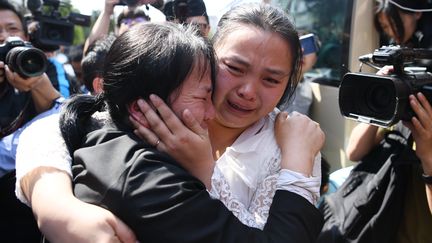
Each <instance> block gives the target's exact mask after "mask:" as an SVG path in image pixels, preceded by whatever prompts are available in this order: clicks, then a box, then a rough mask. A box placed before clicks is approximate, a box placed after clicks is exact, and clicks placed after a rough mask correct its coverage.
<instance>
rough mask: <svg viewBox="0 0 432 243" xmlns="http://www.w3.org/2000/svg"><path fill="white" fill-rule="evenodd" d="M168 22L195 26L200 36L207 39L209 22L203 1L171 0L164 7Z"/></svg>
mask: <svg viewBox="0 0 432 243" xmlns="http://www.w3.org/2000/svg"><path fill="white" fill-rule="evenodd" d="M163 12H164V14H165V16H166V17H167V20H168V21H174V22H176V23H181V24H191V25H195V26H196V28H197V29H198V30H199V33H200V34H201V36H204V37H206V38H208V37H209V33H210V22H209V17H208V14H207V9H206V6H205V3H204V1H203V0H173V1H168V2H166V3H165V5H164V9H163Z"/></svg>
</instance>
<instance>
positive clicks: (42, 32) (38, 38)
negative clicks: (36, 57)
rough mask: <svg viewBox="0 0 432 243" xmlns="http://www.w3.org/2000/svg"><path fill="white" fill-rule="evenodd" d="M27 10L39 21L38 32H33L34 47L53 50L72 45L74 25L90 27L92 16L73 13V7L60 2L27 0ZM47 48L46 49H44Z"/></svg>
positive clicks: (57, 0)
mask: <svg viewBox="0 0 432 243" xmlns="http://www.w3.org/2000/svg"><path fill="white" fill-rule="evenodd" d="M27 8H28V9H29V10H30V11H31V13H32V15H33V16H32V17H33V19H34V20H36V21H38V26H37V28H36V31H33V32H31V34H30V39H31V42H32V43H33V45H35V46H37V47H39V48H41V49H43V50H52V49H56V47H57V48H58V46H60V45H66V46H67V45H71V44H72V43H73V38H74V25H75V24H76V25H81V26H90V16H87V15H82V14H77V13H73V12H71V8H72V7H71V5H70V4H69V3H67V2H62V1H59V0H43V3H41V1H40V0H27ZM44 47H46V48H44Z"/></svg>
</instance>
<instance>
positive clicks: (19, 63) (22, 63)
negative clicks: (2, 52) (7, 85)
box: [6, 46, 47, 77]
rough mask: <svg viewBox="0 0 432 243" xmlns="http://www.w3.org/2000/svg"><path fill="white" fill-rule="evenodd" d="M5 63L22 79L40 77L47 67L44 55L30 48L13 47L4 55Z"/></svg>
mask: <svg viewBox="0 0 432 243" xmlns="http://www.w3.org/2000/svg"><path fill="white" fill-rule="evenodd" d="M6 63H7V64H8V65H9V66H10V67H11V69H12V70H13V71H15V72H17V73H18V74H19V75H20V76H22V77H35V76H39V75H42V74H43V73H44V72H45V70H46V67H47V59H46V56H45V54H44V53H43V52H42V51H41V50H39V49H36V48H32V47H25V46H20V47H14V48H12V49H11V50H10V51H9V52H8V54H7V55H6Z"/></svg>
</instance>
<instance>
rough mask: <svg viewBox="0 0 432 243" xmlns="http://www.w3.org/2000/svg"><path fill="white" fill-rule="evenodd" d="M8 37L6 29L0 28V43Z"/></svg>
mask: <svg viewBox="0 0 432 243" xmlns="http://www.w3.org/2000/svg"><path fill="white" fill-rule="evenodd" d="M8 37H9V33H8V32H7V31H5V30H0V44H3V43H4V42H5V40H6V39H7V38H8Z"/></svg>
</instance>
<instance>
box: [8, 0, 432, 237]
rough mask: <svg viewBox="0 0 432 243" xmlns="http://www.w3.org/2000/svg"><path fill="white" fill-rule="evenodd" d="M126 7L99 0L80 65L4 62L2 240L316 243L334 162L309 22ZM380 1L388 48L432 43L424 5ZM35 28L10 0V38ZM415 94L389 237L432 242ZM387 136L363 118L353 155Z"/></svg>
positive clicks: (424, 108) (425, 144)
mask: <svg viewBox="0 0 432 243" xmlns="http://www.w3.org/2000/svg"><path fill="white" fill-rule="evenodd" d="M125 2H126V3H127V6H125V7H124V8H123V10H122V12H121V13H120V14H119V15H118V16H116V25H115V27H114V29H112V27H111V26H110V23H111V20H112V18H113V15H114V8H115V6H117V5H118V4H119V3H120V1H119V0H105V6H104V8H103V10H102V11H101V13H100V15H99V16H98V18H97V20H96V21H95V23H94V25H93V27H92V29H91V31H90V33H89V36H88V37H87V39H86V41H85V43H83V44H82V45H80V46H78V47H77V48H71V49H69V50H71V52H70V53H71V55H70V56H69V57H70V64H71V67H73V70H72V72H71V70H70V69H68V68H67V67H65V65H64V64H62V62H61V61H59V59H58V58H55V57H54V56H55V55H54V54H53V51H52V50H51V49H50V48H47V49H43V46H37V47H39V48H40V49H42V50H43V51H44V53H45V55H46V57H47V62H48V63H49V66H51V68H48V69H46V72H45V73H43V74H41V75H37V76H34V77H22V76H21V75H20V74H18V73H16V72H15V70H11V69H10V67H9V65H7V63H5V60H1V61H0V101H1V102H0V107H1V110H0V114H2V115H1V117H0V122H1V124H0V129H1V134H0V139H1V140H0V160H1V161H0V190H1V197H0V210H1V213H0V215H1V217H0V229H1V230H2V231H3V232H4V233H5V234H4V235H5V236H4V237H3V239H5V242H40V241H41V239H45V240H48V241H49V242H137V241H139V242H305V243H306V242H311V243H312V242H316V240H317V238H318V237H319V234H320V232H321V229H322V226H323V223H324V220H325V219H324V218H323V216H322V212H320V211H319V210H318V208H317V207H316V205H317V204H318V200H319V199H320V196H321V194H322V193H323V192H325V190H323V188H326V187H325V185H323V182H324V184H326V183H327V181H328V179H327V176H328V175H327V173H328V170H329V168H328V163H327V162H326V161H325V159H324V157H323V156H322V155H321V153H320V150H321V149H322V147H323V145H324V142H325V134H324V132H323V131H322V129H321V128H320V126H319V123H317V122H315V121H313V120H312V119H311V118H310V117H309V109H310V106H311V102H312V94H311V90H310V87H309V86H308V85H309V84H308V83H307V81H305V80H304V73H305V72H306V71H307V70H309V69H310V68H311V67H312V66H313V65H314V63H315V61H316V58H317V55H318V51H319V50H318V48H317V50H316V51H315V52H312V53H307V54H304V55H303V51H304V50H303V48H302V45H301V43H300V39H299V36H300V35H299V33H301V34H304V33H305V32H309V30H297V29H296V27H295V24H294V22H293V21H292V18H291V17H290V16H289V14H288V13H286V12H284V11H283V10H281V9H279V8H278V7H275V6H272V5H270V4H265V3H250V4H239V5H237V6H235V7H233V8H232V9H230V10H229V11H228V12H226V13H225V14H224V15H223V16H222V17H221V19H220V20H219V23H218V26H217V29H215V30H211V29H210V22H209V17H208V15H207V10H206V6H205V4H204V2H203V1H202V0H170V1H165V2H164V3H163V4H162V3H161V1H153V0H137V1H125ZM376 3H377V4H376V14H375V18H376V19H375V22H376V27H377V30H378V31H379V32H381V33H382V35H383V36H386V38H385V41H389V42H388V43H396V44H398V45H401V46H408V47H415V48H420V47H421V48H431V45H432V39H431V38H432V37H431V35H432V33H431V31H432V29H431V28H430V27H428V25H427V24H426V23H428V21H430V16H431V14H429V13H428V12H424V11H423V10H424V9H426V8H427V6H429V5H428V4H430V3H428V1H427V0H425V1H421V0H417V1H405V0H377V1H376ZM152 4H153V5H152ZM161 16H163V17H162V18H161ZM27 24H28V23H27V22H25V20H24V18H23V16H22V14H21V13H20V12H19V11H17V10H16V7H15V6H14V5H13V4H11V3H10V2H9V1H6V0H0V28H1V33H0V42H2V43H5V42H7V40H8V39H7V38H8V37H9V36H18V37H20V38H21V39H22V40H25V41H27V40H31V38H29V32H28V31H30V32H31V31H32V27H29V26H32V24H34V23H29V26H27ZM210 31H212V34H210ZM161 40H163V43H162V42H161ZM35 46H36V45H35ZM59 48H60V47H59ZM425 65H426V66H427V65H428V63H426V64H425ZM71 67H70V68H71ZM427 67H428V70H429V68H430V67H429V66H427ZM50 70H51V71H50ZM391 72H392V68H391V67H385V68H383V69H382V70H380V72H379V74H380V75H389V74H391ZM74 73H75V75H73V74H74ZM79 86H81V87H79ZM409 99H410V105H411V108H412V110H413V111H414V112H415V116H413V118H412V119H411V120H410V121H404V122H400V123H399V124H397V125H396V126H395V127H394V128H392V129H397V130H401V131H402V132H403V134H404V135H405V136H407V137H409V136H412V138H413V140H414V143H415V151H416V155H417V157H418V158H419V160H420V161H421V164H418V165H415V166H413V168H412V177H411V178H410V181H409V182H407V183H409V186H408V187H409V188H411V189H412V190H408V192H409V193H407V195H406V202H405V207H404V208H403V209H401V210H403V211H404V212H403V215H404V218H403V220H402V221H401V223H400V230H399V231H398V232H400V233H399V234H398V235H397V236H395V239H397V241H396V242H430V240H431V239H432V236H431V235H430V233H429V232H428V229H430V227H431V226H432V152H431V151H432V150H431V149H430V147H432V123H431V122H430V121H431V120H432V106H431V105H430V103H429V101H428V100H427V98H426V97H425V95H423V94H422V93H420V92H419V93H416V94H412V95H410V97H409ZM281 110H282V111H281ZM388 130H389V129H381V128H378V127H376V126H373V125H370V124H363V123H361V124H359V125H358V126H357V127H356V128H354V130H353V132H352V135H351V137H350V139H349V144H348V147H347V149H346V152H347V156H348V158H349V159H350V160H352V161H358V160H361V159H362V158H363V157H364V156H365V155H367V154H368V153H369V152H370V151H371V150H372V149H373V148H374V147H375V146H377V145H378V144H379V142H380V141H381V140H382V139H383V137H384V134H385V132H386V131H388ZM323 186H324V187H323ZM414 222H416V223H415V224H414Z"/></svg>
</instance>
